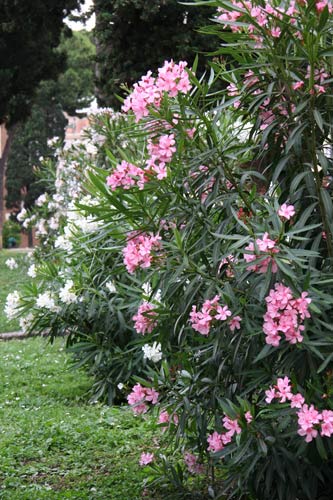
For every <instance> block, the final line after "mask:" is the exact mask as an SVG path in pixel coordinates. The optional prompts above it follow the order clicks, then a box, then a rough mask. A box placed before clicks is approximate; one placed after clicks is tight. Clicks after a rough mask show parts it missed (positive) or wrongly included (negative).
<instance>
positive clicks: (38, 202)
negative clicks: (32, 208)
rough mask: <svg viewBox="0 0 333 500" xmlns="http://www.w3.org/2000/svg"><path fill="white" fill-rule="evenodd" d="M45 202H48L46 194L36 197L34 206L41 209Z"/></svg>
mask: <svg viewBox="0 0 333 500" xmlns="http://www.w3.org/2000/svg"><path fill="white" fill-rule="evenodd" d="M47 200H48V196H47V193H43V194H41V195H40V196H38V198H37V200H36V201H35V205H37V207H42V206H43V205H44V203H46V202H47Z"/></svg>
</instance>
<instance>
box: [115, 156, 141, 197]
mask: <svg viewBox="0 0 333 500" xmlns="http://www.w3.org/2000/svg"><path fill="white" fill-rule="evenodd" d="M146 181H147V176H146V174H145V171H144V170H143V169H142V168H140V167H136V166H135V165H133V164H132V163H129V162H127V161H125V160H123V161H122V162H121V163H120V164H119V165H117V166H116V168H115V169H114V170H113V172H112V174H111V175H109V176H108V177H107V178H106V183H107V185H108V186H110V187H111V190H112V191H115V190H116V189H117V188H118V187H122V188H124V189H130V188H131V187H133V186H137V187H138V188H139V189H143V187H144V184H145V182H146Z"/></svg>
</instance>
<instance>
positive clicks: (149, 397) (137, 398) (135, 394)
mask: <svg viewBox="0 0 333 500" xmlns="http://www.w3.org/2000/svg"><path fill="white" fill-rule="evenodd" d="M158 396H159V393H158V392H157V391H155V389H153V388H150V387H142V385H141V384H136V385H135V386H134V387H133V389H132V392H131V393H130V394H129V395H128V396H127V401H128V404H129V405H130V406H131V408H132V410H133V412H134V413H135V414H136V415H140V414H142V413H146V412H147V411H148V405H147V404H146V403H151V404H152V405H156V403H157V400H158Z"/></svg>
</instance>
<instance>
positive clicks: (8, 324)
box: [0, 250, 31, 333]
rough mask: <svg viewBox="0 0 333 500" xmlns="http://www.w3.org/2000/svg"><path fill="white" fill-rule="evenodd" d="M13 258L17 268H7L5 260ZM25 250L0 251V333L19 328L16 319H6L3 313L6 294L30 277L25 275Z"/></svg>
mask: <svg viewBox="0 0 333 500" xmlns="http://www.w3.org/2000/svg"><path fill="white" fill-rule="evenodd" d="M10 258H14V259H15V260H16V262H17V264H18V268H17V269H13V270H11V269H9V267H7V266H6V264H5V262H6V260H7V259H10ZM29 265H30V264H29V260H28V258H27V252H22V251H20V250H1V251H0V333H5V332H14V331H16V330H19V329H20V327H19V323H18V321H17V320H11V321H8V320H7V317H6V315H5V313H4V307H5V303H6V298H7V295H8V294H9V293H10V292H13V291H14V290H18V291H19V290H20V289H21V287H22V285H23V284H24V283H26V282H28V281H29V280H30V279H31V278H29V276H27V270H28V267H29Z"/></svg>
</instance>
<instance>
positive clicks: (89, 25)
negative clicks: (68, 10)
mask: <svg viewBox="0 0 333 500" xmlns="http://www.w3.org/2000/svg"><path fill="white" fill-rule="evenodd" d="M92 5H93V0H85V3H84V5H83V6H82V8H81V9H82V12H86V11H87V10H89V9H90V7H91V6H92ZM73 13H74V14H76V11H74V12H73ZM65 22H66V24H67V25H68V26H69V27H70V28H71V29H72V30H73V31H79V30H83V29H86V30H88V31H91V30H92V29H93V28H94V27H95V14H93V15H92V16H91V18H90V19H89V21H88V22H87V24H86V25H84V24H83V23H80V22H73V21H68V20H65Z"/></svg>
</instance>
